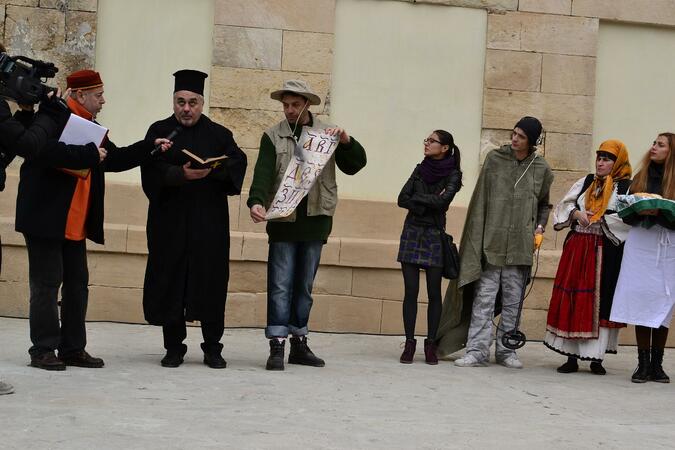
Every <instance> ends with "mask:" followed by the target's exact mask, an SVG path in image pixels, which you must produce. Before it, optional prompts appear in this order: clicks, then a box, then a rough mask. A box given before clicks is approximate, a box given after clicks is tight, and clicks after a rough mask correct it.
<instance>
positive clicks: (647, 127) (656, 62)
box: [593, 22, 675, 170]
mask: <svg viewBox="0 0 675 450" xmlns="http://www.w3.org/2000/svg"><path fill="white" fill-rule="evenodd" d="M673 55H675V30H674V29H672V28H657V27H649V26H639V25H620V24H610V23H606V22H601V23H600V38H599V41H598V62H597V75H596V88H595V89H596V97H595V111H594V124H593V125H594V126H593V145H594V148H597V147H598V146H599V145H600V143H601V142H602V141H604V140H606V139H612V138H616V139H621V140H622V141H623V142H624V143H625V144H626V145H627V146H628V149H629V153H630V161H631V164H633V170H635V169H636V167H635V166H636V165H637V164H638V163H639V161H640V159H641V158H642V156H643V155H644V153H645V152H646V151H647V149H648V148H649V146H650V145H651V143H652V141H653V140H654V138H656V135H657V134H658V133H660V132H664V131H674V132H675V86H674V85H673V80H674V78H673V74H674V73H675V58H673Z"/></svg>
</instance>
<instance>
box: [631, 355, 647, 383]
mask: <svg viewBox="0 0 675 450" xmlns="http://www.w3.org/2000/svg"><path fill="white" fill-rule="evenodd" d="M649 356H650V355H649V350H640V349H638V366H637V368H636V369H635V372H633V376H632V377H631V379H630V381H632V382H633V383H646V382H647V381H649V375H650V373H651V362H650V361H649Z"/></svg>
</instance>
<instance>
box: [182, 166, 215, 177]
mask: <svg viewBox="0 0 675 450" xmlns="http://www.w3.org/2000/svg"><path fill="white" fill-rule="evenodd" d="M191 165H192V163H191V162H188V163H185V164H184V165H183V176H184V177H185V179H186V180H188V181H191V180H199V179H201V178H204V177H206V176H207V175H208V174H210V173H211V169H190V166H191Z"/></svg>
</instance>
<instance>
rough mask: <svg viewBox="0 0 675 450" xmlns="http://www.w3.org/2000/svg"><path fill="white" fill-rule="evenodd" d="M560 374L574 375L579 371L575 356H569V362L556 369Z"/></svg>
mask: <svg viewBox="0 0 675 450" xmlns="http://www.w3.org/2000/svg"><path fill="white" fill-rule="evenodd" d="M556 370H557V371H558V373H574V372H576V371H577V370H579V363H578V362H577V359H576V358H575V357H574V356H568V357H567V362H566V363H565V364H563V365H562V366H560V367H558V368H557V369H556Z"/></svg>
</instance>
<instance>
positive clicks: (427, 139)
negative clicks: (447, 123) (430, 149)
mask: <svg viewBox="0 0 675 450" xmlns="http://www.w3.org/2000/svg"><path fill="white" fill-rule="evenodd" d="M422 142H424V143H425V144H433V143H434V142H435V143H437V144H440V143H441V141H437V140H436V139H433V138H426V139H425V140H424V141H422Z"/></svg>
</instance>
